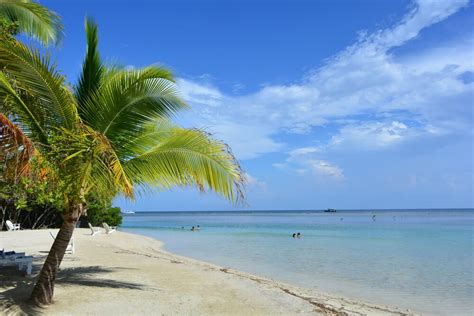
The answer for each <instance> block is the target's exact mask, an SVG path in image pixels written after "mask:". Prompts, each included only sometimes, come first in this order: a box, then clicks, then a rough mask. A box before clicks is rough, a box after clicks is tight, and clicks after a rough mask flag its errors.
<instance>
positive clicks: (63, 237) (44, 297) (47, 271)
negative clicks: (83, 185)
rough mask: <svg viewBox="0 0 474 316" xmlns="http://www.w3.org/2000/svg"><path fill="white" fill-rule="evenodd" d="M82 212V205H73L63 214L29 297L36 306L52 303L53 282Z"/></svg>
mask: <svg viewBox="0 0 474 316" xmlns="http://www.w3.org/2000/svg"><path fill="white" fill-rule="evenodd" d="M82 211H83V205H82V204H76V205H73V206H72V207H71V208H70V211H69V212H68V213H66V214H64V215H63V216H62V217H63V220H64V222H63V224H62V225H61V228H60V229H59V232H58V235H57V236H56V239H55V240H54V243H53V246H52V247H51V250H50V251H49V254H48V257H47V258H46V261H45V262H44V265H43V268H42V269H41V272H40V274H39V277H38V281H36V285H35V287H34V289H33V292H32V293H31V296H30V301H31V302H32V303H34V304H37V305H43V304H44V305H46V304H51V303H52V302H53V294H54V281H55V280H56V274H57V272H58V268H59V265H60V264H61V261H62V260H63V257H64V254H65V252H66V248H67V246H68V244H69V241H70V240H71V237H72V233H73V232H74V227H75V226H76V223H77V220H78V219H79V217H80V216H81V214H82Z"/></svg>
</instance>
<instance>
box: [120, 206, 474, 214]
mask: <svg viewBox="0 0 474 316" xmlns="http://www.w3.org/2000/svg"><path fill="white" fill-rule="evenodd" d="M326 210H328V209H327V208H326V209H320V208H318V209H277V210H270V209H265V210H263V209H262V210H192V211H188V210H187V211H176V210H175V211H169V210H167V211H143V210H141V211H133V210H131V211H133V212H134V213H140V214H142V213H244V212H249V213H285V212H296V213H297V212H314V213H320V212H325V211H326ZM334 210H336V212H334V213H343V212H385V211H396V212H399V211H400V212H405V211H435V212H436V211H474V207H449V208H429V207H426V208H360V209H359V208H354V209H345V208H336V209H334ZM122 212H123V213H122V214H127V212H129V210H122Z"/></svg>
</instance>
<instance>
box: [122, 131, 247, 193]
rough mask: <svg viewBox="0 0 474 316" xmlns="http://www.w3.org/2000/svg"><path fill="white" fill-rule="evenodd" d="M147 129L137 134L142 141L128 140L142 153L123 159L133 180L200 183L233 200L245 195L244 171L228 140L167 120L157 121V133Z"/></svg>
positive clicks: (165, 185)
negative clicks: (229, 147) (228, 145)
mask: <svg viewBox="0 0 474 316" xmlns="http://www.w3.org/2000/svg"><path fill="white" fill-rule="evenodd" d="M146 132H147V133H148V134H144V135H143V136H142V137H139V138H137V140H138V139H139V140H140V141H137V142H135V143H130V144H128V149H129V150H130V151H135V152H137V153H139V154H138V155H137V156H136V157H134V158H131V159H130V160H127V161H125V162H124V163H123V166H124V170H125V172H126V174H127V175H128V178H129V179H131V181H132V182H133V183H135V184H140V185H146V184H147V183H148V184H151V185H154V186H158V187H161V188H170V187H172V186H175V185H178V186H197V187H198V188H199V189H200V190H202V191H207V190H211V191H214V192H216V193H218V194H220V195H222V196H224V197H225V198H227V199H229V200H232V201H233V202H238V201H239V200H241V199H242V198H243V191H242V185H243V182H244V179H243V176H242V171H241V170H240V167H239V165H238V163H237V162H236V160H235V158H234V156H233V155H232V153H231V152H230V150H229V149H228V147H227V146H226V145H225V144H223V143H222V142H219V141H216V140H213V139H212V138H210V137H209V135H208V134H206V133H204V132H202V131H199V130H189V129H183V128H179V127H171V125H170V123H166V122H164V123H159V124H157V127H156V128H155V131H154V133H150V132H151V128H150V129H149V130H148V131H146ZM146 132H145V133H146ZM146 135H148V136H146ZM152 144H154V145H152Z"/></svg>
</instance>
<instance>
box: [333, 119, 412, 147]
mask: <svg viewBox="0 0 474 316" xmlns="http://www.w3.org/2000/svg"><path fill="white" fill-rule="evenodd" d="M412 133H413V132H412V131H411V129H409V128H408V126H406V125H405V124H403V123H401V122H398V121H392V122H370V123H362V124H358V125H347V126H344V127H343V128H341V129H340V131H339V133H338V134H337V135H335V136H333V137H332V138H331V141H330V143H329V145H328V146H329V147H331V148H334V147H345V148H348V146H349V147H351V148H353V147H357V148H358V149H376V148H383V147H388V146H391V145H394V144H399V143H401V142H403V141H404V139H405V138H406V137H408V136H409V135H410V134H412Z"/></svg>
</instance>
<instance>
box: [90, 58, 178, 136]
mask: <svg viewBox="0 0 474 316" xmlns="http://www.w3.org/2000/svg"><path fill="white" fill-rule="evenodd" d="M172 80H173V77H172V75H171V73H170V72H169V71H167V70H166V69H163V68H160V67H156V66H151V67H146V68H144V69H139V70H135V69H133V70H114V71H112V72H107V73H106V74H105V75H104V77H103V80H102V81H103V83H102V84H101V85H100V87H99V88H98V90H97V91H96V92H95V93H93V94H92V95H91V96H90V98H89V99H88V100H87V102H86V103H85V104H84V106H83V108H82V109H81V118H82V120H83V121H84V122H85V123H87V124H88V125H89V126H91V127H92V128H94V129H95V130H96V131H98V132H101V133H102V134H104V135H105V136H107V137H108V138H109V139H110V140H111V142H112V143H113V144H114V145H116V144H117V143H119V142H120V139H126V138H127V137H129V136H133V135H136V133H137V131H140V130H141V129H142V127H143V125H145V124H147V123H148V122H150V121H152V120H154V119H156V118H165V117H166V118H169V117H170V116H172V115H173V114H174V113H175V112H176V111H177V110H179V109H182V108H185V107H186V105H185V103H184V102H183V101H182V100H181V99H180V98H179V96H178V94H177V91H176V87H175V85H174V83H173V82H172Z"/></svg>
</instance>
